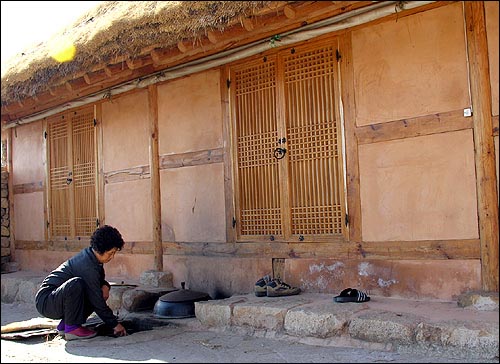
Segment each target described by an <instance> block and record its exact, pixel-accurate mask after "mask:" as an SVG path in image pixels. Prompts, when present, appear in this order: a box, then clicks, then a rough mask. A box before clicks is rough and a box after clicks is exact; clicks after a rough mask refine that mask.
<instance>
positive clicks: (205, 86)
mask: <svg viewBox="0 0 500 364" xmlns="http://www.w3.org/2000/svg"><path fill="white" fill-rule="evenodd" d="M158 134H159V140H158V144H159V154H160V155H173V154H182V153H188V152H197V151H203V150H214V149H217V148H221V147H222V146H223V137H222V110H221V92H220V73H219V71H218V70H209V71H206V72H201V73H198V74H193V75H190V76H188V77H184V78H181V79H178V80H174V81H171V82H167V83H165V84H163V85H161V86H159V87H158ZM160 181H161V182H160V183H161V215H162V235H163V241H179V242H224V241H225V234H226V230H225V229H226V221H225V212H224V167H223V164H222V163H212V164H205V165H196V166H188V167H179V168H169V169H163V170H161V171H160Z"/></svg>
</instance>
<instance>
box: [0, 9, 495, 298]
mask: <svg viewBox="0 0 500 364" xmlns="http://www.w3.org/2000/svg"><path fill="white" fill-rule="evenodd" d="M498 34H499V3H498V2H497V1H494V2H489V1H376V2H375V1H203V2H202V1H130V2H129V1H109V2H103V3H102V4H100V5H99V6H98V7H96V8H95V9H93V10H91V11H89V12H88V13H86V14H84V15H82V17H81V18H80V19H79V20H78V21H77V22H75V23H74V24H71V25H69V26H68V28H66V29H65V30H64V31H61V32H60V33H59V34H57V35H56V36H54V37H53V38H51V39H48V40H47V42H44V43H43V44H40V45H39V46H37V47H35V48H33V49H28V50H26V51H25V52H23V53H22V54H19V55H17V56H16V57H14V58H12V59H11V60H10V63H9V65H8V67H6V68H5V70H4V71H3V72H2V83H1V98H2V108H1V119H2V144H3V146H5V148H3V149H2V150H3V153H2V154H3V157H4V164H5V166H4V167H3V171H4V172H2V173H5V180H4V181H5V185H6V186H8V194H7V193H5V197H7V196H8V198H6V201H7V202H5V203H4V201H2V219H3V220H4V216H5V221H6V223H5V224H4V223H3V222H2V225H3V226H2V235H3V236H2V263H8V262H17V264H18V266H19V269H21V270H35V271H50V270H51V269H53V268H54V267H56V266H57V265H59V264H60V263H61V262H62V261H63V260H65V259H67V258H68V257H70V256H72V255H74V254H75V253H76V252H78V251H79V250H81V249H82V248H84V247H86V246H88V240H89V236H90V235H91V234H92V232H93V231H94V230H95V229H96V227H98V226H102V225H104V224H107V225H112V226H115V227H116V228H117V229H118V230H119V231H120V232H121V233H122V235H123V237H124V240H125V241H126V245H125V247H124V249H123V250H122V251H121V252H120V253H119V254H117V255H116V258H115V259H114V260H113V262H112V263H111V264H109V266H107V268H106V272H107V274H108V275H110V276H115V277H126V278H128V279H137V278H138V277H140V275H141V274H142V273H143V272H144V271H148V270H153V271H168V272H171V273H172V275H173V282H174V285H175V286H180V282H181V281H185V282H187V284H188V286H189V287H190V288H192V289H196V290H201V291H204V292H208V293H210V295H211V296H212V297H214V298H222V297H229V296H231V295H233V294H237V293H251V292H252V291H253V287H254V283H255V282H256V281H257V280H258V279H259V278H261V277H262V276H263V275H264V274H273V275H274V276H279V277H281V278H282V280H283V281H285V282H286V283H288V284H290V285H292V286H298V287H300V288H301V289H302V290H303V291H304V292H319V293H331V294H337V293H338V292H340V290H342V289H344V288H346V287H354V288H359V289H362V290H367V291H369V292H370V293H371V294H373V295H381V296H390V297H403V298H413V299H436V300H452V299H454V298H456V297H457V296H458V295H460V294H462V293H465V292H470V291H486V292H490V291H493V292H495V291H496V292H498V269H499V266H498V260H499V251H498V154H499V141H498V138H499V136H498V123H499V122H498V108H499V96H498V90H499V83H498V69H499V50H498V49H499V46H498V44H499V39H498ZM2 186H3V185H2ZM3 190H4V189H2V197H4V193H3V192H4V191H3ZM4 232H5V233H4Z"/></svg>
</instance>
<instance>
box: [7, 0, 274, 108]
mask: <svg viewBox="0 0 500 364" xmlns="http://www.w3.org/2000/svg"><path fill="white" fill-rule="evenodd" d="M271 3H272V2H271V1H105V2H103V3H102V4H100V5H98V6H97V7H96V8H94V9H92V10H90V11H88V12H87V13H85V14H83V15H82V16H81V17H80V18H79V19H78V20H77V21H76V22H75V23H74V24H70V25H69V26H68V27H67V28H66V29H64V30H62V31H61V32H60V33H58V34H56V35H55V36H53V37H52V38H51V39H49V40H47V42H44V43H42V44H39V45H38V46H37V47H35V48H33V49H29V50H25V51H24V52H22V53H20V54H17V55H16V56H14V57H12V58H11V59H10V60H9V61H8V62H7V63H6V67H5V69H4V70H3V71H2V84H1V96H2V105H6V104H8V103H11V102H14V101H18V100H22V99H24V98H27V97H32V96H35V95H38V94H39V93H41V92H46V91H47V87H48V86H54V85H58V84H61V83H63V82H64V81H65V80H67V79H68V78H71V76H74V75H77V74H78V73H79V72H80V73H81V71H82V70H91V69H92V68H93V67H96V65H99V64H112V63H115V62H114V61H115V60H116V59H118V58H120V57H122V59H123V57H126V58H129V59H134V58H135V57H138V56H140V55H141V54H142V53H143V52H144V50H145V49H148V47H149V48H150V49H151V47H153V48H154V46H156V45H161V46H162V48H168V47H175V46H176V45H177V43H178V42H179V41H180V40H185V41H186V40H187V41H189V42H196V39H198V38H199V37H203V36H206V34H207V31H209V30H212V31H223V30H224V29H225V28H226V27H228V26H230V25H232V24H235V23H237V22H239V21H241V19H242V16H243V17H245V16H250V15H253V14H254V13H256V12H258V11H262V10H263V9H265V8H266V7H269V6H270V4H271ZM61 41H64V42H70V43H72V44H73V45H74V46H75V47H76V54H75V56H74V58H73V59H72V60H71V61H69V62H64V63H59V62H57V61H56V60H55V59H53V58H52V57H51V46H53V44H54V43H55V42H61Z"/></svg>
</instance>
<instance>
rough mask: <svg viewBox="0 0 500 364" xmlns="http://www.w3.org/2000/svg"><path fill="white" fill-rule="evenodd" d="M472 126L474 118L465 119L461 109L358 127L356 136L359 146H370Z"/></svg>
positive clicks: (470, 127)
mask: <svg viewBox="0 0 500 364" xmlns="http://www.w3.org/2000/svg"><path fill="white" fill-rule="evenodd" d="M472 126H473V124H472V118H471V117H465V116H464V111H463V110H462V109H461V110H455V111H450V112H445V113H438V114H431V115H425V116H420V117H415V118H409V119H402V120H395V121H390V122H387V123H380V124H372V125H366V126H362V127H357V128H356V130H355V134H356V137H357V138H358V143H359V144H368V143H377V142H385V141H389V140H395V139H403V138H411V137H417V136H422V135H431V134H436V133H444V132H451V131H458V130H463V129H472Z"/></svg>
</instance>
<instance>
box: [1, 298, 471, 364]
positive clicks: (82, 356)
mask: <svg viewBox="0 0 500 364" xmlns="http://www.w3.org/2000/svg"><path fill="white" fill-rule="evenodd" d="M1 313H2V316H1V322H2V326H3V325H6V324H8V323H12V322H19V321H25V320H29V319H32V318H35V317H40V315H39V314H38V313H37V312H36V310H35V308H34V307H33V306H32V305H28V304H25V303H13V304H7V303H2V305H1ZM193 320H196V319H195V318H194V319H193ZM1 362H2V363H33V362H34V363H40V362H50V363H116V362H121V363H123V362H144V363H356V362H358V363H368V362H378V363H466V362H469V361H468V360H465V359H464V360H461V359H452V358H443V357H432V356H428V355H414V354H400V353H394V352H384V351H378V350H373V349H359V348H345V347H331V346H330V347H325V346H315V345H308V344H304V343H299V342H292V341H289V340H281V339H274V338H273V339H270V338H263V337H255V336H249V335H241V334H235V333H230V332H215V331H208V330H205V329H203V328H202V327H200V326H199V325H198V326H197V325H196V324H195V325H178V326H176V325H167V326H162V327H157V328H154V329H153V330H147V331H139V332H135V333H133V334H131V335H129V336H126V337H120V338H112V337H108V336H97V337H95V338H92V339H88V340H77V341H69V342H67V341H66V340H64V339H63V338H62V337H60V336H49V337H34V338H29V339H22V340H4V339H2V340H1Z"/></svg>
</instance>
